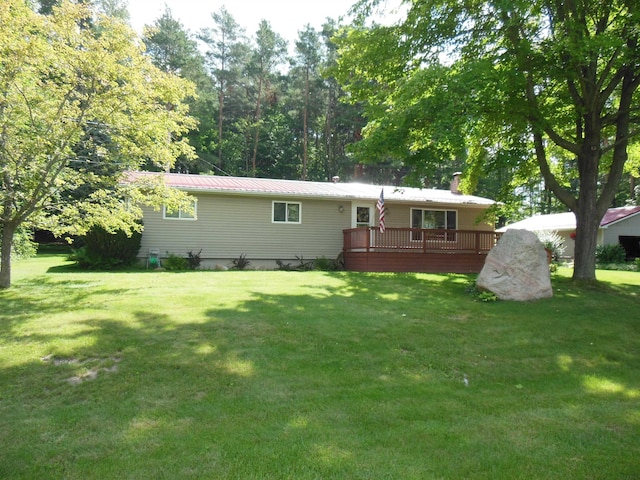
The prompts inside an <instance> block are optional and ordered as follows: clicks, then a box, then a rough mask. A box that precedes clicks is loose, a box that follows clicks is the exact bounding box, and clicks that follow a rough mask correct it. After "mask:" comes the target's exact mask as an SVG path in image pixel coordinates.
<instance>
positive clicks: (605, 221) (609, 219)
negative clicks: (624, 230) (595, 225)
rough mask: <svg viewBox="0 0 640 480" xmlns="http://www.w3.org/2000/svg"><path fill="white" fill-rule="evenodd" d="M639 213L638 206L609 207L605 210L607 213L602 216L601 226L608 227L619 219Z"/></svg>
mask: <svg viewBox="0 0 640 480" xmlns="http://www.w3.org/2000/svg"><path fill="white" fill-rule="evenodd" d="M638 213H640V207H619V208H610V209H609V210H607V213H605V214H604V217H602V221H601V222H600V226H601V227H608V226H609V225H612V224H614V223H616V222H619V221H620V220H624V219H625V218H627V217H631V216H633V215H637V214H638Z"/></svg>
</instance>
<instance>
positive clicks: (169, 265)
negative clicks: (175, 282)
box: [162, 252, 189, 272]
mask: <svg viewBox="0 0 640 480" xmlns="http://www.w3.org/2000/svg"><path fill="white" fill-rule="evenodd" d="M162 266H163V267H164V268H165V269H166V270H171V271H173V272H177V271H180V270H187V269H188V268H189V261H188V260H187V259H186V258H184V257H179V256H178V255H174V254H173V253H169V252H167V258H165V259H163V260H162Z"/></svg>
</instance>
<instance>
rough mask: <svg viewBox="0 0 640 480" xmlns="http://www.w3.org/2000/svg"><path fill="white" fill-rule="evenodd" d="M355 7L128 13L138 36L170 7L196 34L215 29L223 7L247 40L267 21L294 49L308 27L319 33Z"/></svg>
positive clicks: (251, 3) (145, 5) (167, 0)
mask: <svg viewBox="0 0 640 480" xmlns="http://www.w3.org/2000/svg"><path fill="white" fill-rule="evenodd" d="M353 3H355V0H353V1H351V0H209V1H203V0H164V1H163V0H128V10H129V14H130V19H131V25H132V27H133V28H134V29H135V30H136V31H138V32H142V27H143V26H144V25H151V24H153V23H154V21H155V20H156V19H157V18H158V17H160V15H162V13H163V12H164V10H165V6H168V7H169V9H170V10H171V14H172V15H173V17H174V18H176V19H178V20H179V21H180V22H182V24H183V25H184V27H185V28H186V29H187V30H190V31H191V33H196V32H197V31H199V30H200V29H201V28H205V27H213V20H212V18H211V14H212V13H213V12H217V11H219V10H220V7H222V6H224V7H225V8H226V9H227V11H228V12H229V13H230V14H231V15H232V16H233V18H234V19H235V20H236V22H238V24H239V25H240V26H242V27H243V28H244V29H245V33H246V35H247V36H249V37H253V35H254V34H255V32H256V31H257V30H258V25H259V23H260V21H261V20H263V19H264V20H267V21H268V22H269V23H270V24H271V28H272V29H273V30H274V31H275V32H276V33H278V34H280V35H281V36H282V37H284V38H285V39H286V40H287V41H288V42H289V45H290V46H291V45H292V44H293V42H294V41H295V40H296V38H297V37H298V31H300V30H303V29H304V27H305V25H306V24H311V26H312V27H314V28H315V29H316V30H320V28H321V26H322V24H323V23H325V20H326V18H327V17H330V18H334V19H338V18H339V17H340V16H342V15H345V14H346V13H347V11H348V10H349V8H350V7H351V5H352V4H353Z"/></svg>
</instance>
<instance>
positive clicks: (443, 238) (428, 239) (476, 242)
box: [343, 227, 500, 254]
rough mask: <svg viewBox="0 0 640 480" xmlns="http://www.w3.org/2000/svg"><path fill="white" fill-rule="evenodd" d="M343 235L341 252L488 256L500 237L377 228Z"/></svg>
mask: <svg viewBox="0 0 640 480" xmlns="http://www.w3.org/2000/svg"><path fill="white" fill-rule="evenodd" d="M343 233H344V251H345V252H373V251H375V252H396V251H405V252H407V253H438V252H443V253H444V252H447V253H478V254H479V253H488V252H489V250H491V249H492V248H493V246H494V245H495V244H496V242H497V241H498V238H499V237H500V233H497V232H493V231H477V230H439V229H434V230H431V229H419V228H387V229H386V230H385V232H384V233H380V231H379V229H378V227H368V228H350V229H347V230H344V231H343Z"/></svg>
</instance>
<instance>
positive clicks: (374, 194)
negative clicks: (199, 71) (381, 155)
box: [127, 172, 495, 207]
mask: <svg viewBox="0 0 640 480" xmlns="http://www.w3.org/2000/svg"><path fill="white" fill-rule="evenodd" d="M157 177H162V178H163V179H164V182H165V183H166V184H167V185H169V186H171V187H175V188H179V189H181V190H186V191H189V192H207V193H226V194H237V195H263V196H264V195H266V196H280V197H287V196H291V197H309V198H325V199H334V200H341V199H345V200H371V201H375V200H377V199H378V198H379V197H380V192H381V190H384V199H385V201H391V202H430V203H442V204H451V205H469V206H478V207H489V206H491V205H493V204H494V203H495V202H494V201H493V200H490V199H488V198H483V197H477V196H474V195H461V194H456V193H452V192H451V191H449V190H437V189H432V188H413V187H395V186H389V185H368V184H363V183H331V182H305V181H300V180H277V179H270V178H249V177H223V176H217V175H193V174H183V173H156V172H129V173H128V174H127V181H135V180H143V179H150V178H157Z"/></svg>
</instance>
